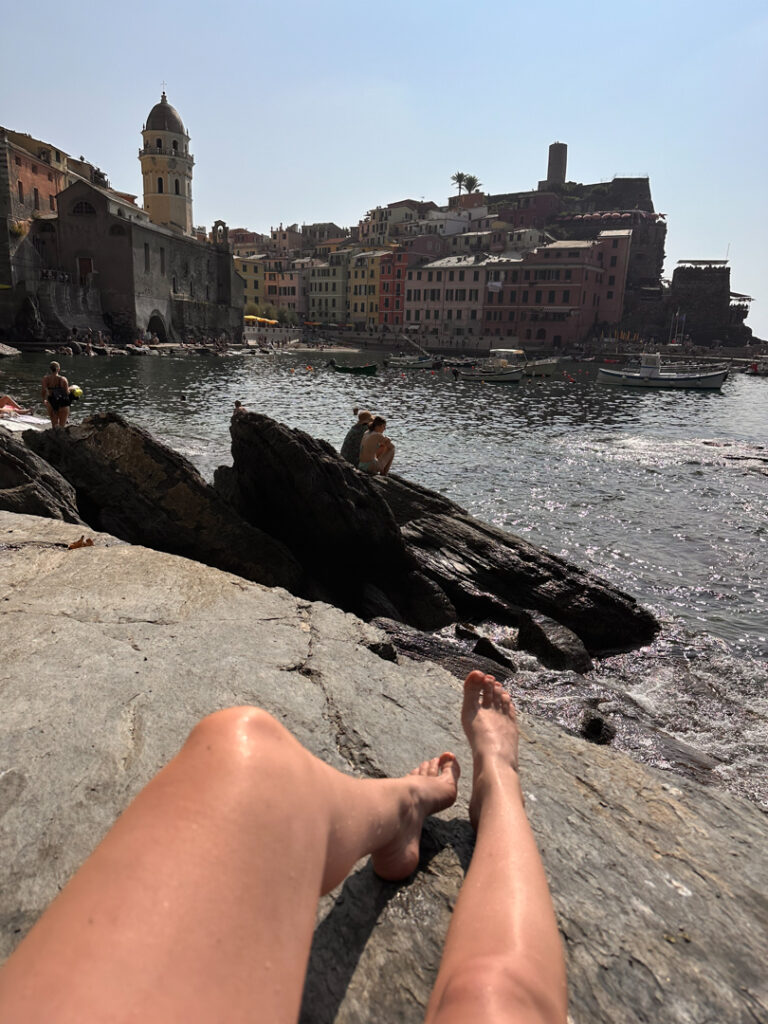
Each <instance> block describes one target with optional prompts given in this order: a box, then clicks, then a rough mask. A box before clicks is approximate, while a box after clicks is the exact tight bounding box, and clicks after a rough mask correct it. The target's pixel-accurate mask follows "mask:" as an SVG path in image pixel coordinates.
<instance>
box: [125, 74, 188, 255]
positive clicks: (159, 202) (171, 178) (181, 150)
mask: <svg viewBox="0 0 768 1024" xmlns="http://www.w3.org/2000/svg"><path fill="white" fill-rule="evenodd" d="M141 134H142V138H143V140H144V145H143V146H142V148H141V149H140V150H139V160H140V162H141V173H142V177H143V179H144V209H145V210H146V211H147V213H148V214H149V218H150V220H151V221H152V223H153V224H159V225H161V226H163V227H167V228H170V229H171V230H172V231H178V232H180V233H181V234H184V235H191V234H192V167H193V166H194V163H195V161H194V160H193V158H192V154H191V153H190V152H189V136H188V135H187V133H186V131H185V130H184V125H183V123H182V120H181V118H180V117H179V114H178V111H177V110H176V109H175V108H174V107H172V106H171V105H170V103H169V102H168V100H167V99H166V95H165V93H163V94H162V96H161V97H160V102H159V103H156V104H155V105H154V107H152V109H151V110H150V112H149V117H148V118H147V122H146V124H145V125H144V127H143V129H142V132H141Z"/></svg>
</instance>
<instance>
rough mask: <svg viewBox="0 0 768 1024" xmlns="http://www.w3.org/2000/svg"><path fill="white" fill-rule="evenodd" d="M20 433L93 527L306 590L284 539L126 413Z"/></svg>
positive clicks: (261, 579) (271, 582)
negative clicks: (249, 517)
mask: <svg viewBox="0 0 768 1024" xmlns="http://www.w3.org/2000/svg"><path fill="white" fill-rule="evenodd" d="M23 437H24V441H25V443H26V444H27V445H28V446H29V447H30V448H31V449H32V451H34V452H36V453H37V454H38V455H39V456H40V457H41V458H43V459H45V460H46V461H47V462H49V463H50V464H51V465H52V466H54V467H55V469H56V470H58V472H59V473H60V474H61V475H62V476H64V477H66V479H67V480H68V481H69V482H70V483H71V484H72V486H73V487H74V489H75V492H76V494H77V503H78V508H79V510H80V515H81V516H82V518H83V519H84V520H85V521H86V522H87V523H88V524H89V526H91V528H92V529H95V530H107V531H109V532H110V533H113V534H115V535H116V536H118V537H121V538H122V539H123V540H127V541H129V542H130V543H132V544H146V545H147V546H148V547H152V548H155V549H156V550H159V551H167V552H171V553H173V554H178V555H184V556H186V557H189V558H195V559H197V560H198V561H200V562H204V563H205V564H206V565H212V566H215V567H216V568H218V569H224V570H226V571H228V572H236V573H238V575H240V576H243V577H245V579H249V580H255V581H257V582H259V583H265V584H267V585H268V586H285V587H289V588H290V589H292V590H294V591H295V590H299V591H300V590H301V581H302V576H303V573H302V570H301V567H300V566H299V564H298V563H297V562H296V560H295V559H294V558H293V557H292V555H291V554H290V552H289V551H288V550H287V549H286V548H285V547H284V546H283V545H282V544H281V543H280V542H279V541H277V540H274V539H273V538H272V537H268V536H267V535H266V534H265V533H263V532H262V531H261V530H257V529H255V528H254V527H253V526H251V525H250V524H248V523H246V522H245V520H243V519H242V518H241V517H240V516H239V515H238V514H237V513H236V512H235V511H234V509H232V508H231V507H230V506H229V505H227V503H226V502H225V501H223V500H222V498H221V497H220V496H219V494H217V492H216V491H215V490H214V489H213V487H211V486H210V484H207V483H206V482H205V480H203V478H202V477H201V476H200V474H199V473H198V472H197V470H196V469H195V468H194V466H193V465H192V464H191V463H190V462H188V461H187V460H186V459H185V458H183V456H181V455H179V454H178V452H175V451H173V450H172V449H171V448H168V447H167V446H166V445H164V444H161V443H160V442H159V441H156V440H155V439H154V438H153V437H152V435H151V434H149V433H147V431H146V430H142V429H141V427H136V426H134V425H133V424H130V423H128V422H127V421H126V420H124V419H123V418H122V416H118V415H117V414H116V413H100V414H98V415H95V416H90V417H89V418H88V419H86V420H84V421H83V422H82V423H80V424H78V425H76V426H73V427H69V428H67V430H45V431H42V432H40V433H38V432H36V431H34V430H27V431H25V432H24V435H23Z"/></svg>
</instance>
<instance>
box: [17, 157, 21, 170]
mask: <svg viewBox="0 0 768 1024" xmlns="http://www.w3.org/2000/svg"><path fill="white" fill-rule="evenodd" d="M16 166H17V167H21V157H20V156H17V157H16Z"/></svg>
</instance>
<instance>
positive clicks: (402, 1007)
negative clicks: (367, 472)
mask: <svg viewBox="0 0 768 1024" xmlns="http://www.w3.org/2000/svg"><path fill="white" fill-rule="evenodd" d="M81 533H82V527H81V526H77V525H67V524H65V523H62V522H60V521H56V520H51V519H41V518H36V517H32V516H17V515H13V514H10V513H7V512H0V586H2V592H3V596H4V598H5V600H4V601H3V602H2V603H0V636H2V652H3V657H2V664H1V666H0V681H1V683H2V711H3V713H2V715H0V923H1V925H2V936H1V940H2V951H3V953H4V954H7V953H8V952H9V951H10V950H11V949H12V948H13V947H14V946H15V945H16V943H17V942H18V941H19V940H20V939H21V937H22V936H23V934H24V933H25V932H26V931H27V930H28V928H29V927H30V926H31V924H32V923H33V922H34V920H35V919H36V918H37V916H38V915H39V914H40V912H41V911H42V910H43V908H44V907H45V905H46V904H47V903H48V902H49V901H50V899H51V898H52V897H53V896H54V895H55V894H56V892H57V891H58V889H59V888H60V887H61V886H62V885H63V884H64V883H65V882H66V880H67V879H68V878H69V877H70V875H71V874H72V872H73V871H74V870H75V869H76V868H77V866H78V865H79V864H80V863H81V862H82V860H83V859H84V858H85V857H86V856H87V854H88V852H89V851H90V850H91V849H92V848H93V846H94V845H95V843H96V842H97V841H98V840H99V838H100V837H101V836H102V835H103V834H104V832H105V831H106V830H107V829H108V828H109V826H110V825H111V824H112V822H113V821H114V819H115V817H116V815H117V814H119V812H120V811H121V810H122V809H123V808H124V807H125V806H126V804H127V802H128V801H129V800H130V799H131V798H132V797H133V796H134V795H135V794H136V793H137V792H138V790H139V789H140V788H141V787H142V786H143V785H144V784H145V783H146V782H147V781H148V779H149V778H150V777H151V776H152V774H153V773H154V772H155V771H156V770H157V769H158V768H159V767H160V766H161V765H162V764H163V763H165V762H166V761H167V760H168V759H169V758H170V757H171V756H172V754H173V753H174V752H175V751H176V750H177V749H178V747H179V746H180V744H181V743H182V742H183V739H184V737H185V735H186V733H187V732H188V730H189V729H190V728H191V727H192V725H193V724H194V723H195V722H196V721H197V720H198V719H199V718H200V717H201V716H202V715H205V714H207V713H208V712H211V711H213V710H216V709H218V708H221V707H224V706H227V705H231V704H237V703H254V704H259V705H261V706H262V707H265V708H266V709H267V710H268V711H270V712H272V713H273V714H275V715H277V716H278V717H279V718H280V720H281V721H283V722H284V723H285V724H286V725H288V726H289V727H290V728H291V729H292V731H293V732H294V733H295V734H296V735H297V737H298V738H299V739H300V740H301V742H302V743H304V744H305V745H307V746H308V747H309V748H310V749H311V750H312V751H314V753H316V754H317V755H318V756H319V757H322V758H324V759H325V760H326V761H328V762H329V763H331V764H333V765H335V766H336V767H337V768H339V769H341V770H344V771H348V772H350V773H352V774H357V775H362V776H366V775H370V776H378V775H395V774H401V773H403V772H406V771H407V770H409V769H410V768H411V767H412V766H413V765H414V764H415V763H416V762H418V761H419V760H420V759H421V758H422V757H424V756H426V755H428V754H433V753H435V752H438V751H441V750H445V749H453V750H455V751H456V753H457V754H458V756H459V759H460V760H461V761H462V762H463V763H464V767H465V772H466V773H467V774H465V777H464V779H463V780H462V783H461V791H460V798H459V801H458V803H457V804H456V805H455V806H454V807H452V808H451V809H450V810H448V811H446V812H444V813H443V814H441V815H440V816H438V817H437V818H435V819H433V820H432V821H431V822H430V823H429V824H428V826H427V828H426V831H425V835H424V840H423V844H422V862H421V865H420V867H419V870H418V871H417V872H416V873H415V874H414V876H413V877H412V879H410V880H409V881H408V882H407V883H405V884H400V885H395V884H388V883H383V882H381V881H379V880H377V879H376V878H375V877H374V876H373V874H372V872H371V869H370V867H369V866H368V865H367V864H365V863H363V864H360V865H359V866H358V867H357V869H356V870H355V871H354V872H353V874H352V875H351V876H350V877H349V878H348V879H347V881H346V882H345V883H344V884H343V885H342V886H341V887H340V888H339V889H338V890H337V891H336V892H335V893H333V894H331V895H330V896H329V897H327V898H326V899H325V900H324V901H323V903H322V906H321V908H320V913H319V918H318V925H317V929H316V932H315V940H314V943H313V948H312V954H311V959H310V966H309V972H308V977H307V984H306V998H305V1005H304V1009H303V1013H302V1020H303V1021H305V1022H308V1024H314V1022H318V1024H319V1022H328V1021H337V1022H359V1021H363V1020H365V1021H374V1022H378V1021H381V1022H384V1021H402V1022H404V1024H410V1022H411V1021H413V1022H415V1021H421V1020H422V1018H423V1011H424V1007H425V1004H426V1000H427V997H428V993H429V989H430V986H431V984H432V982H433V980H434V977H435V973H436V969H437V965H438V961H439V955H440V949H441V946H442V941H443V938H444V934H445V930H446V927H447V925H448V921H449V919H450V913H451V909H452V906H453V903H454V900H455V898H456V894H457V892H458V889H459V886H460V884H461V880H462V878H463V876H464V872H465V870H466V867H467V864H468V862H469V858H470V856H471V850H472V830H471V828H470V826H469V823H468V821H467V805H466V798H467V795H468V771H469V760H468V750H467V748H466V744H465V741H464V739H463V736H462V734H461V731H460V727H459V719H458V709H459V700H460V685H459V683H458V681H457V680H456V679H455V678H454V677H453V676H451V675H449V674H448V673H447V672H445V671H443V670H442V669H440V668H437V667H436V666H434V665H430V664H426V663H418V664H417V663H414V662H411V661H409V660H408V659H401V661H400V663H397V662H394V661H387V660H383V659H382V658H381V657H379V656H377V654H376V653H374V650H381V649H382V646H381V645H382V643H383V642H384V641H385V640H386V638H385V637H384V636H383V634H381V633H380V632H379V631H378V630H376V629H375V628H373V627H372V626H370V625H366V624H365V623H363V622H361V621H360V620H359V619H357V618H355V617H354V616H352V615H347V614H344V613H342V612H340V611H338V610H336V609H334V608H331V607H329V606H328V605H324V604H319V603H311V602H309V601H303V600H301V599H298V598H295V597H293V596H291V595H289V594H288V593H287V592H286V591H284V590H280V589H271V590H270V589H267V588H265V587H263V586H261V585H259V584H256V583H250V582H247V581H245V580H243V579H241V578H239V577H235V576H231V575H229V574H227V573H224V572H220V571H218V570H216V569H213V568H208V567H207V566H203V565H200V564H199V563H196V562H191V561H188V560H186V559H184V558H180V557H176V556H173V555H167V554H161V553H157V552H152V551H149V550H147V549H145V548H140V547H131V546H129V545H127V544H123V543H121V542H120V541H117V540H116V539H115V538H112V537H109V536H107V535H103V534H102V535H96V537H95V545H94V546H93V547H87V548H81V549H78V550H73V551H70V550H69V549H68V547H67V545H68V544H69V543H71V542H72V541H74V540H76V539H77V537H79V536H80V534H81ZM390 656H391V654H390ZM521 765H522V775H523V788H524V790H525V793H526V800H527V807H528V810H529V814H530V817H531V820H532V823H533V827H534V830H535V832H536V835H537V838H538V841H539V844H540V848H541V851H542V855H543V858H544V862H545V866H546V869H547V872H548V876H549V879H550V884H551V887H552V891H553V896H554V900H555V905H556V909H557V914H558V920H559V923H560V928H561V932H562V936H563V941H564V944H565V949H566V954H567V959H568V968H569V985H570V999H571V1014H572V1019H573V1021H574V1022H583V1021H591V1022H605V1024H615V1022H619V1021H621V1022H622V1024H624V1022H626V1024H633V1022H649V1021H653V1022H661V1024H664V1022H675V1024H690V1022H694V1021H703V1020H713V1021H714V1020H717V1021H724V1022H725V1021H728V1022H729V1024H740V1022H744V1024H746V1022H750V1024H754V1022H755V1021H758V1020H765V1019H768V993H767V992H766V984H765V972H764V968H763V965H764V953H765V949H766V946H767V944H768V915H767V914H766V907H765V900H764V898H763V897H762V896H761V895H760V893H761V892H762V891H763V890H764V855H765V849H766V848H768V847H767V843H768V819H766V817H765V816H764V815H762V814H761V813H760V812H759V811H758V810H757V809H756V808H755V807H754V806H752V805H750V804H748V803H746V802H745V801H742V800H740V799H738V798H736V797H733V796H729V795H727V794H723V793H718V792H715V791H713V790H711V789H705V788H703V787H700V786H697V785H696V784H694V783H689V782H686V781H685V780H681V779H678V778H675V777H671V776H664V775H662V774H660V773H658V772H655V771H652V770H648V769H645V768H643V767H642V766H639V765H638V764H636V763H635V762H633V761H630V760H629V759H628V758H626V757H624V756H623V755H621V754H617V753H615V752H613V751H611V750H608V749H605V748H600V747H595V746H593V745H590V744H587V743H585V742H583V741H581V740H579V739H576V738H574V737H572V736H569V735H566V734H564V733H562V732H561V731H559V730H558V729H557V728H555V727H554V726H551V725H549V724H547V723H545V722H542V721H538V720H535V719H531V718H528V717H525V718H524V719H523V723H522V748H521Z"/></svg>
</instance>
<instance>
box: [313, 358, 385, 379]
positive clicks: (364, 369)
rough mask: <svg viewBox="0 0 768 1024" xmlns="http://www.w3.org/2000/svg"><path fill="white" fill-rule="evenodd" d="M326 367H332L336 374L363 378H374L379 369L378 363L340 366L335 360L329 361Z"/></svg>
mask: <svg viewBox="0 0 768 1024" xmlns="http://www.w3.org/2000/svg"><path fill="white" fill-rule="evenodd" d="M326 366H330V368H331V369H332V370H335V371H336V373H353V374H356V375H357V376H362V377H373V375H374V374H375V373H376V371H377V370H378V368H379V364H378V363H366V364H365V365H364V366H339V364H338V363H337V362H336V360H335V359H329V360H328V362H327V363H326Z"/></svg>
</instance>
